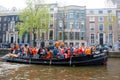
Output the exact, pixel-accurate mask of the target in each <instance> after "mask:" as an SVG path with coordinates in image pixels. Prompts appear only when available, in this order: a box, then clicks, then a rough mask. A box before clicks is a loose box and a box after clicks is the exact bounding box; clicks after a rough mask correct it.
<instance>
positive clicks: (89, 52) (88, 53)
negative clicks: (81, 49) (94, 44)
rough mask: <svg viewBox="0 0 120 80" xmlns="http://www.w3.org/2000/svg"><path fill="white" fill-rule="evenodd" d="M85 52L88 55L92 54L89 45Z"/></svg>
mask: <svg viewBox="0 0 120 80" xmlns="http://www.w3.org/2000/svg"><path fill="white" fill-rule="evenodd" d="M85 53H86V55H91V50H90V48H89V47H86V49H85Z"/></svg>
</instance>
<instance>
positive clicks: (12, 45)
mask: <svg viewBox="0 0 120 80" xmlns="http://www.w3.org/2000/svg"><path fill="white" fill-rule="evenodd" d="M10 53H14V44H13V43H11V48H10Z"/></svg>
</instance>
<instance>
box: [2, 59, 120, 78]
mask: <svg viewBox="0 0 120 80" xmlns="http://www.w3.org/2000/svg"><path fill="white" fill-rule="evenodd" d="M0 80H120V58H109V59H108V63H107V65H104V66H80V67H62V66H44V65H25V64H17V63H9V62H2V61H0Z"/></svg>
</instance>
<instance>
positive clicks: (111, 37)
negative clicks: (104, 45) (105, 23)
mask: <svg viewBox="0 0 120 80" xmlns="http://www.w3.org/2000/svg"><path fill="white" fill-rule="evenodd" d="M112 39H113V35H112V34H109V43H112V41H113V40H112Z"/></svg>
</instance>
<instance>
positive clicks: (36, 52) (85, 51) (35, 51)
mask: <svg viewBox="0 0 120 80" xmlns="http://www.w3.org/2000/svg"><path fill="white" fill-rule="evenodd" d="M103 50H104V51H105V50H107V49H105V48H102V47H101V46H98V47H96V46H94V45H92V46H89V47H87V46H85V44H84V43H82V44H81V46H80V47H76V48H75V47H74V46H72V45H70V46H68V47H66V46H65V45H64V43H63V42H62V43H61V44H60V43H59V42H58V41H57V42H56V43H55V45H54V49H52V48H50V46H46V47H45V46H44V44H42V45H41V46H40V47H31V46H28V45H27V44H25V45H20V46H18V44H11V53H10V54H11V56H13V54H14V55H15V56H16V57H21V58H23V57H24V58H36V59H38V58H44V59H51V58H56V59H59V58H70V57H71V56H85V55H91V54H95V53H96V51H99V53H102V52H103ZM107 51H108V50H107Z"/></svg>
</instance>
